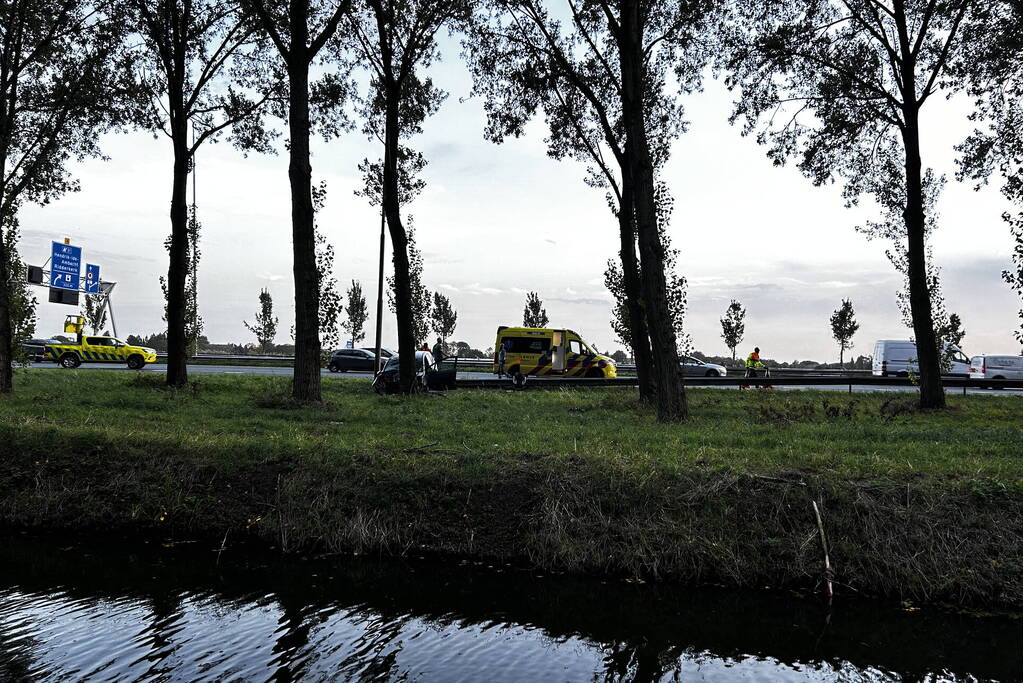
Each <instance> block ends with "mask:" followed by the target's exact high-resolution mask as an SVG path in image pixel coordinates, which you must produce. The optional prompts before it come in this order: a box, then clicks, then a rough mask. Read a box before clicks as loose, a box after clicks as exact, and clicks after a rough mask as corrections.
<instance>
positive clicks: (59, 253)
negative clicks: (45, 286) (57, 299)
mask: <svg viewBox="0 0 1023 683" xmlns="http://www.w3.org/2000/svg"><path fill="white" fill-rule="evenodd" d="M81 273H82V248H81V247H73V246H71V245H70V244H61V243H60V242H54V243H53V253H52V255H51V258H50V286H51V287H59V288H60V289H74V290H77V289H78V281H79V280H80V279H81Z"/></svg>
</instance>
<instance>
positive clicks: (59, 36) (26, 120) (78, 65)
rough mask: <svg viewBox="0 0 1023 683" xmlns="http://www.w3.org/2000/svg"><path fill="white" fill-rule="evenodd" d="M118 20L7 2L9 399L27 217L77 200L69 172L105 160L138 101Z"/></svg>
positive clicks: (1, 323) (104, 5) (3, 147)
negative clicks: (27, 211) (71, 197)
mask: <svg viewBox="0 0 1023 683" xmlns="http://www.w3.org/2000/svg"><path fill="white" fill-rule="evenodd" d="M119 11H120V7H119V6H118V5H117V4H115V3H110V2H85V1H84V0H7V1H6V2H0V393H8V392H10V391H11V390H12V388H13V383H12V378H13V374H12V368H11V363H12V360H13V353H14V344H13V341H14V334H15V327H17V325H18V320H17V319H16V317H17V316H18V315H20V314H19V308H18V307H19V304H18V301H19V300H20V299H21V298H22V295H21V294H20V293H19V290H18V286H17V285H15V284H14V283H15V282H17V281H20V280H21V275H22V274H21V273H20V272H18V273H14V272H11V271H10V270H9V268H10V266H11V265H12V264H15V263H17V262H18V261H19V259H18V255H17V251H16V248H15V242H14V240H16V238H17V234H18V231H17V229H16V227H15V226H16V225H17V215H18V210H19V208H20V207H21V206H22V204H24V203H25V202H33V203H36V204H40V205H45V204H48V203H49V202H51V201H53V200H55V199H57V198H58V197H60V196H61V195H63V194H65V193H67V192H74V191H77V190H78V183H77V181H76V180H75V179H74V178H73V177H72V176H71V173H70V169H69V168H68V167H69V164H70V163H72V162H75V161H79V160H82V159H85V158H87V157H97V156H100V150H99V147H98V146H97V138H98V136H99V134H100V133H101V132H103V131H104V130H107V129H109V128H110V127H111V126H112V125H115V124H117V123H118V122H120V121H123V120H124V113H125V110H124V104H125V102H126V101H130V99H131V96H130V95H131V93H130V87H129V86H128V84H127V82H126V79H125V78H124V71H123V69H122V68H121V61H120V56H121V54H120V50H121V47H122V45H123V42H122V38H123V22H122V21H121V20H120V17H119V16H118V12H119ZM125 95H128V96H127V97H125ZM20 310H21V311H22V312H23V311H24V307H23V306H22V307H21V309H20Z"/></svg>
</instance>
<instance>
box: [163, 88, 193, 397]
mask: <svg viewBox="0 0 1023 683" xmlns="http://www.w3.org/2000/svg"><path fill="white" fill-rule="evenodd" d="M182 109H183V106H182ZM175 118H177V120H175V121H172V122H171V133H172V135H173V143H174V181H173V189H172V191H171V209H170V221H171V236H170V264H169V265H168V267H167V384H168V385H169V386H172V387H183V386H185V384H186V383H187V382H188V361H187V359H188V352H187V348H186V346H187V340H186V339H185V279H186V276H187V275H188V251H189V250H188V204H187V201H188V200H187V197H186V196H185V192H186V189H187V187H188V172H189V168H188V166H189V162H190V153H189V149H188V138H187V135H188V125H187V120H185V119H184V117H183V113H182V112H181V111H180V110H179V113H178V116H176V117H175Z"/></svg>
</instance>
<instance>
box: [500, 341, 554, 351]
mask: <svg viewBox="0 0 1023 683" xmlns="http://www.w3.org/2000/svg"><path fill="white" fill-rule="evenodd" d="M504 343H505V348H506V349H507V350H508V352H509V353H544V352H545V351H547V350H548V349H549V348H551V339H550V337H540V338H537V337H506V338H505V340H504Z"/></svg>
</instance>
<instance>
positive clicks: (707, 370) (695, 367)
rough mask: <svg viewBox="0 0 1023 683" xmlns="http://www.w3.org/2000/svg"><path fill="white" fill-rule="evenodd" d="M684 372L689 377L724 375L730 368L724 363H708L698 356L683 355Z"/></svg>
mask: <svg viewBox="0 0 1023 683" xmlns="http://www.w3.org/2000/svg"><path fill="white" fill-rule="evenodd" d="M682 374H684V375H686V376H687V377H724V376H725V375H727V374H728V370H726V369H725V366H724V365H715V364H714V363H708V362H707V361H705V360H703V359H702V358H697V357H696V356H682Z"/></svg>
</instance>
